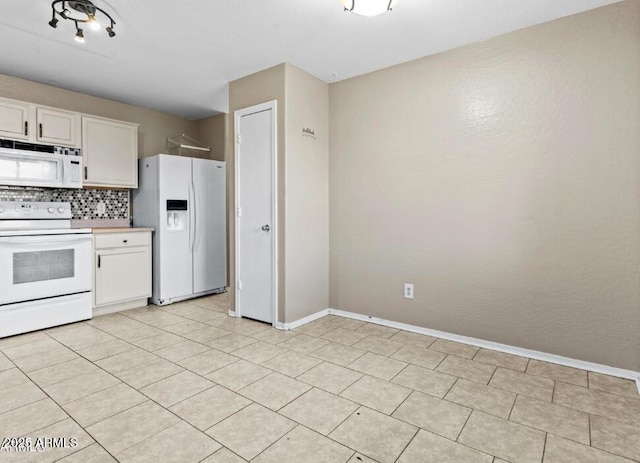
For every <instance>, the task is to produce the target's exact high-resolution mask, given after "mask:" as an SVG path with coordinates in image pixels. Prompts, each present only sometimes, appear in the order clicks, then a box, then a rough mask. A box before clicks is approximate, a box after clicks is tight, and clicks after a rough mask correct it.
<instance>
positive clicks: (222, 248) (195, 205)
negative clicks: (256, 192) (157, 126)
mask: <svg viewBox="0 0 640 463" xmlns="http://www.w3.org/2000/svg"><path fill="white" fill-rule="evenodd" d="M138 175H139V183H138V189H137V190H135V191H134V193H133V223H134V226H136V227H153V228H155V232H154V233H153V244H152V247H153V296H152V298H151V301H152V302H153V303H154V304H156V305H166V304H171V303H173V302H177V301H182V300H185V299H190V298H193V297H197V296H202V295H205V294H214V293H219V292H222V291H224V289H225V286H226V267H227V263H226V258H227V239H226V199H225V197H226V187H225V180H226V175H225V164H224V162H218V161H212V160H209V159H198V158H188V157H182V156H173V155H169V154H159V155H157V156H152V157H148V158H142V159H140V160H139V169H138Z"/></svg>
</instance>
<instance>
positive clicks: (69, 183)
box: [0, 140, 82, 188]
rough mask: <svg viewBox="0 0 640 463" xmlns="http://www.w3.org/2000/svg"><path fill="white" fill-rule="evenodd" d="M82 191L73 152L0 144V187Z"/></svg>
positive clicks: (76, 151) (77, 157) (79, 163)
mask: <svg viewBox="0 0 640 463" xmlns="http://www.w3.org/2000/svg"><path fill="white" fill-rule="evenodd" d="M3 185H9V186H36V187H51V188H82V156H81V155H80V150H79V149H77V148H67V147H60V146H48V145H36V144H33V143H22V142H15V141H11V140H0V186H3Z"/></svg>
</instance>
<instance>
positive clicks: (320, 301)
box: [285, 64, 329, 322]
mask: <svg viewBox="0 0 640 463" xmlns="http://www.w3.org/2000/svg"><path fill="white" fill-rule="evenodd" d="M285 69H286V71H285V74H286V76H285V79H286V86H285V92H286V102H285V105H286V134H285V139H286V147H285V153H286V154H285V156H286V199H285V222H286V232H285V233H286V237H287V239H286V242H285V249H286V252H285V253H286V264H285V267H286V276H285V291H286V296H285V321H286V322H292V321H294V320H299V319H300V318H303V317H306V316H307V315H311V314H312V313H315V312H318V311H319V310H324V309H326V308H327V307H329V86H328V85H327V83H325V82H323V81H321V80H319V79H316V78H315V77H313V76H311V75H309V74H307V73H306V72H304V71H302V70H300V69H298V68H296V67H295V66H292V65H290V64H287V65H286V68H285ZM303 127H306V128H309V129H312V130H313V131H314V132H315V139H314V138H310V137H304V136H303V134H302V128H303Z"/></svg>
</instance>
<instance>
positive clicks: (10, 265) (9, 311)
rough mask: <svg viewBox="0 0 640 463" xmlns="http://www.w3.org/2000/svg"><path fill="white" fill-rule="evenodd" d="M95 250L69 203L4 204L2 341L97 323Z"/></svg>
mask: <svg viewBox="0 0 640 463" xmlns="http://www.w3.org/2000/svg"><path fill="white" fill-rule="evenodd" d="M92 248H93V238H92V235H91V229H88V228H78V229H74V228H71V205H70V204H69V203H61V202H17V201H15V202H14V201H11V202H0V338H2V337H6V336H11V335H14V334H20V333H26V332H28V331H34V330H39V329H42V328H48V327H51V326H57V325H63V324H66V323H71V322H75V321H79V320H86V319H89V318H91V307H92V292H91V291H92V289H91V288H92V279H93V274H92V262H93V257H92V253H93V251H92Z"/></svg>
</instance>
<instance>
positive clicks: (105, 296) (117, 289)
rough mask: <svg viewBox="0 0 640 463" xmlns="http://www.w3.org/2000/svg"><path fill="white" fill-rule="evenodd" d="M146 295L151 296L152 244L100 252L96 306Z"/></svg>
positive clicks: (97, 255)
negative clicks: (150, 246)
mask: <svg viewBox="0 0 640 463" xmlns="http://www.w3.org/2000/svg"><path fill="white" fill-rule="evenodd" d="M145 297H151V251H150V248H149V247H148V246H143V247H137V248H124V249H123V248H115V249H109V250H103V251H96V285H95V306H96V307H100V306H103V305H109V304H116V303H118V302H127V301H133V300H136V299H142V298H145Z"/></svg>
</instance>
